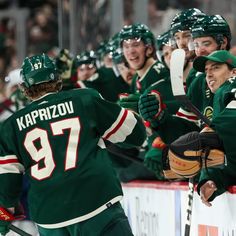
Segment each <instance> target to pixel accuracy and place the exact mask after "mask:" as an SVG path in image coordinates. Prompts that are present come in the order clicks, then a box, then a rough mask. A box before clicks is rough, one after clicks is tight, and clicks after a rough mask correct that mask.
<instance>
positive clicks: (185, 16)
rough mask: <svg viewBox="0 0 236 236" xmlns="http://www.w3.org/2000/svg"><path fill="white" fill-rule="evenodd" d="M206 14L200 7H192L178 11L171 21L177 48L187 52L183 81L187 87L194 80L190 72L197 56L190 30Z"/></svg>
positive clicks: (174, 42)
mask: <svg viewBox="0 0 236 236" xmlns="http://www.w3.org/2000/svg"><path fill="white" fill-rule="evenodd" d="M204 16H205V14H204V13H203V12H202V11H200V10H199V9H197V8H190V9H187V10H184V11H181V12H180V13H177V14H176V15H175V17H174V18H173V19H172V21H171V25H170V34H171V37H172V40H171V41H172V43H173V44H174V45H176V46H177V48H180V49H183V50H185V53H186V56H185V65H184V74H183V83H184V84H185V86H186V88H188V87H189V85H190V84H191V82H192V75H189V72H190V70H191V68H192V61H193V59H194V58H195V56H196V54H195V51H194V47H193V41H192V37H191V32H190V30H191V28H192V25H193V24H194V23H195V22H197V21H198V20H199V19H201V18H203V17H204Z"/></svg>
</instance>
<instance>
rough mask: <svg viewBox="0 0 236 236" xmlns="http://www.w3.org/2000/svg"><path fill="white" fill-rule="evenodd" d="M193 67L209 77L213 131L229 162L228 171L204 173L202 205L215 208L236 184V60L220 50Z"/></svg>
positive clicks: (215, 170)
mask: <svg viewBox="0 0 236 236" xmlns="http://www.w3.org/2000/svg"><path fill="white" fill-rule="evenodd" d="M193 66H194V68H195V69H196V70H198V71H201V72H205V73H206V81H207V84H208V86H209V88H210V89H211V91H212V92H213V93H214V94H215V96H214V106H213V108H214V116H213V120H212V125H211V127H212V128H213V129H214V130H215V131H216V133H217V134H218V136H219V138H220V139H221V140H222V141H223V145H224V150H225V154H226V159H227V165H226V166H224V168H208V169H207V170H203V171H202V172H201V176H200V180H199V184H198V192H199V194H200V196H201V200H202V202H203V203H204V204H206V205H207V206H211V203H210V201H212V200H213V199H214V198H215V197H216V196H218V195H220V194H221V193H223V192H225V191H226V190H227V188H228V187H229V186H230V185H234V184H235V183H236V176H235V173H234V171H233V170H234V169H235V154H236V150H235V148H234V147H235V145H234V141H233V138H232V137H234V136H235V130H234V124H235V118H234V117H235V108H236V106H235V88H236V80H235V77H234V76H236V57H235V56H233V55H232V54H230V53H229V52H228V51H225V50H220V51H216V52H213V53H211V54H210V55H209V56H205V57H204V56H202V57H199V58H197V59H196V60H195V61H194V64H193Z"/></svg>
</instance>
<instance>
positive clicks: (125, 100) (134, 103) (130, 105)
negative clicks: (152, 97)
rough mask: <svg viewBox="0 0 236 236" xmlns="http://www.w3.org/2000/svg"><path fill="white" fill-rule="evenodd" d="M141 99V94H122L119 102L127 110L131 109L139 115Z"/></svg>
mask: <svg viewBox="0 0 236 236" xmlns="http://www.w3.org/2000/svg"><path fill="white" fill-rule="evenodd" d="M139 97H140V94H139V93H134V94H128V93H122V94H120V95H119V98H120V99H119V100H118V104H119V105H120V106H121V107H123V108H125V109H129V110H132V111H134V112H136V113H138V101H139Z"/></svg>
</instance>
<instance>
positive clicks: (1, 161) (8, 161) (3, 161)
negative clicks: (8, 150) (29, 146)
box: [0, 159, 19, 165]
mask: <svg viewBox="0 0 236 236" xmlns="http://www.w3.org/2000/svg"><path fill="white" fill-rule="evenodd" d="M10 163H19V161H18V160H16V159H8V160H0V165H5V164H10Z"/></svg>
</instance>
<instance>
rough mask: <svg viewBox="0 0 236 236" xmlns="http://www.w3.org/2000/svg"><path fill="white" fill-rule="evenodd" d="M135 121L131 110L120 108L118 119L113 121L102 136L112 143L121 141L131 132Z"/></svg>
mask: <svg viewBox="0 0 236 236" xmlns="http://www.w3.org/2000/svg"><path fill="white" fill-rule="evenodd" d="M136 123H137V120H136V118H135V117H134V114H133V113H132V112H131V111H128V110H125V109H122V110H121V113H120V114H119V116H118V119H117V120H116V121H115V122H114V123H113V125H112V126H111V128H110V129H108V130H107V131H106V132H105V134H104V135H103V138H104V139H107V140H109V141H111V142H112V143H118V142H123V141H124V140H125V139H126V137H127V136H128V135H129V134H131V133H132V130H133V129H134V127H135V125H136Z"/></svg>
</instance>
